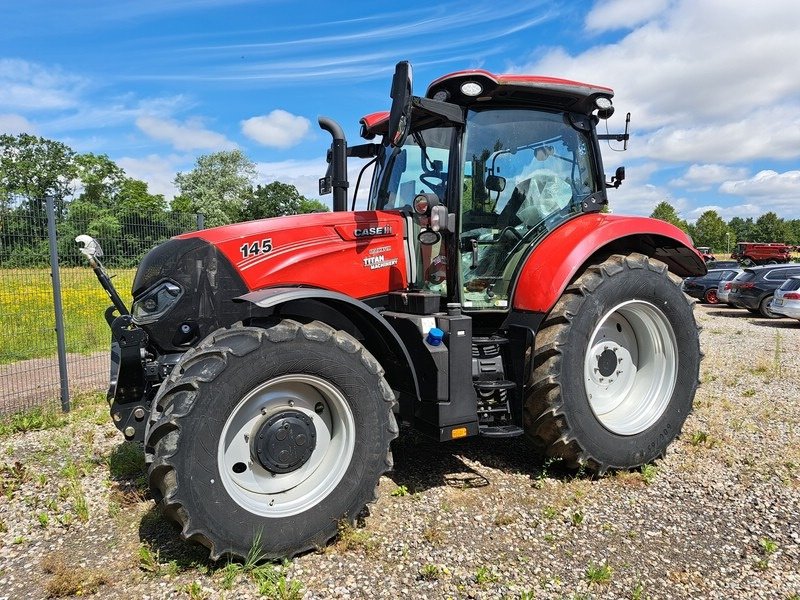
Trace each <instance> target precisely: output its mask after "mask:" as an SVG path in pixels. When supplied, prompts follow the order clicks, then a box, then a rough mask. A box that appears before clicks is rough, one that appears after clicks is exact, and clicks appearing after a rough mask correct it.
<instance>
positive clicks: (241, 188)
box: [175, 150, 256, 227]
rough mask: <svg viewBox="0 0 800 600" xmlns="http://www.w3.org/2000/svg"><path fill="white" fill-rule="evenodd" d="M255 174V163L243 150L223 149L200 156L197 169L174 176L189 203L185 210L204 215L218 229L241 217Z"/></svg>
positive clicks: (207, 222) (207, 223) (210, 225)
mask: <svg viewBox="0 0 800 600" xmlns="http://www.w3.org/2000/svg"><path fill="white" fill-rule="evenodd" d="M255 175H256V166H255V164H254V163H253V162H252V161H251V160H250V159H249V158H247V156H245V154H244V153H243V152H242V151H241V150H223V151H221V152H214V153H213V154H206V155H204V156H201V157H199V158H198V159H197V162H196V163H195V166H194V169H192V170H191V171H189V172H188V173H178V174H177V175H176V176H175V185H176V186H177V187H178V190H179V191H180V193H181V195H182V196H186V198H188V200H189V203H188V206H185V207H183V208H189V209H190V211H191V212H200V213H203V214H204V215H205V219H206V225H208V226H209V227H215V226H217V225H226V224H228V223H234V222H236V221H238V220H239V219H240V218H241V216H242V209H243V208H244V207H245V205H246V204H247V202H248V200H249V199H250V196H251V193H252V192H251V190H252V182H253V179H254V178H255Z"/></svg>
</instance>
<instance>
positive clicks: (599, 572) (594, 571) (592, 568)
mask: <svg viewBox="0 0 800 600" xmlns="http://www.w3.org/2000/svg"><path fill="white" fill-rule="evenodd" d="M612 573H613V570H612V569H611V567H610V566H608V564H606V563H603V564H602V565H596V564H594V563H592V564H590V565H589V566H588V567H586V581H588V582H589V583H608V582H609V581H611V575H612Z"/></svg>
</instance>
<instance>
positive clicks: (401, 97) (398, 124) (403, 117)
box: [388, 60, 412, 147]
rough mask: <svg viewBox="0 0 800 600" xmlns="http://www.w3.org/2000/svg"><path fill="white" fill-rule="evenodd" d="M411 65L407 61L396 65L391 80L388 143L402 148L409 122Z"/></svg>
mask: <svg viewBox="0 0 800 600" xmlns="http://www.w3.org/2000/svg"><path fill="white" fill-rule="evenodd" d="M411 86H412V84H411V65H410V64H409V63H408V61H405V60H404V61H401V62H399V63H397V66H396V67H395V71H394V77H393V78H392V91H391V97H392V109H391V111H389V132H388V140H389V143H390V144H391V145H392V146H394V147H397V146H402V145H403V142H405V140H406V136H407V135H408V126H409V124H410V122H411V91H412V87H411Z"/></svg>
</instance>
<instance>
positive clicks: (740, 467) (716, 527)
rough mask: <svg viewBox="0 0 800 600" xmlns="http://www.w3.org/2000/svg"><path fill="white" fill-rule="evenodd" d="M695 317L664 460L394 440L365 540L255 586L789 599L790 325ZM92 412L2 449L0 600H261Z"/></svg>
mask: <svg viewBox="0 0 800 600" xmlns="http://www.w3.org/2000/svg"><path fill="white" fill-rule="evenodd" d="M696 314H697V317H698V320H699V322H700V324H701V325H702V326H703V331H702V334H701V335H702V344H703V348H704V351H705V359H704V361H703V366H702V372H701V382H702V385H701V387H700V389H699V392H698V395H697V398H696V403H695V411H694V413H693V414H692V415H691V416H690V417H689V420H688V421H687V423H686V426H685V428H684V431H683V434H682V435H681V437H680V438H679V440H678V441H677V442H676V443H675V444H673V445H672V446H671V448H670V450H669V451H668V453H667V456H666V457H665V458H664V459H663V460H660V461H658V462H656V463H655V464H654V465H653V466H649V467H646V468H644V469H643V470H642V471H641V472H634V473H627V472H626V473H617V474H613V475H610V476H607V477H603V478H600V479H597V478H591V477H588V476H585V475H582V474H576V473H574V472H569V471H564V470H561V469H560V468H559V466H558V465H557V464H542V463H541V462H535V461H532V460H530V459H529V457H528V453H527V449H526V446H525V444H524V443H523V442H522V441H521V440H511V441H504V442H501V443H497V442H491V443H490V442H489V441H486V440H475V441H465V442H463V443H453V444H449V445H444V444H436V443H432V442H428V441H426V440H424V439H421V438H419V437H418V436H415V435H413V434H410V433H406V435H404V436H402V437H401V438H400V439H399V440H398V442H397V443H396V446H395V447H394V457H395V470H394V471H393V472H392V473H390V474H388V476H386V477H384V478H383V479H382V480H381V485H380V488H379V498H378V501H377V502H376V503H375V504H374V505H372V506H371V507H370V514H369V516H367V517H366V519H365V521H364V525H363V527H360V528H356V529H348V530H345V531H343V532H342V534H341V536H340V539H339V541H338V542H336V543H334V544H333V545H331V546H329V547H328V548H325V549H321V550H320V551H319V552H316V553H309V554H307V555H304V556H301V557H299V558H296V559H295V560H294V561H292V562H291V563H288V564H286V565H283V566H277V567H276V570H277V571H276V572H278V573H279V574H280V575H281V576H282V577H283V578H284V582H285V583H286V582H292V581H295V582H297V584H296V585H300V586H302V591H300V592H299V593H297V594H295V595H294V596H292V595H291V592H292V589H291V586H290V585H288V583H287V586H285V587H284V588H282V589H283V592H280V591H279V590H280V589H281V588H280V586H276V587H272V588H269V589H267V588H265V587H262V588H261V592H264V593H269V594H271V595H272V596H273V597H284V598H292V597H298V598H299V597H305V598H405V597H407V598H693V599H696V598H719V599H730V598H747V599H749V598H778V599H789V598H800V403H798V399H799V397H800V352H799V351H798V350H800V324H798V322H797V321H791V320H789V319H781V320H775V321H770V320H765V319H760V318H754V317H753V316H751V315H750V314H749V313H747V312H745V311H741V310H733V309H727V308H719V307H707V306H698V307H697V309H696ZM96 412H97V414H96V415H91V416H90V417H88V418H84V419H83V420H82V421H79V422H77V423H73V424H71V425H68V426H66V427H64V428H62V429H60V430H50V431H44V432H34V433H29V434H17V435H14V436H12V437H8V438H5V439H2V440H0V452H1V453H2V458H0V463H3V464H5V467H4V470H3V479H2V481H3V486H4V490H3V495H2V496H0V531H2V533H0V544H1V545H0V598H2V597H8V598H42V597H45V596H46V595H47V594H48V592H49V593H51V594H52V593H54V590H55V589H56V587H55V586H54V581H55V580H56V579H57V577H58V574H59V573H60V572H61V571H59V567H58V566H56V567H53V565H52V563H53V557H54V556H56V557H60V558H59V560H60V561H62V563H63V565H62V566H64V568H65V570H66V571H71V572H73V573H74V572H81V573H84V574H85V575H86V578H89V574H91V573H94V574H95V575H96V576H97V579H96V580H95V581H94V586H89V585H88V584H87V585H86V586H85V587H84V588H83V593H91V591H92V589H95V588H96V589H97V590H98V591H97V594H98V597H101V598H173V597H185V598H189V597H193V598H203V597H205V598H255V597H258V596H259V585H257V583H254V582H253V578H252V577H248V575H247V573H243V574H240V575H239V576H238V577H237V578H235V579H233V580H232V581H231V580H230V579H226V578H225V568H224V567H225V564H224V563H221V564H213V563H209V562H208V561H207V560H206V558H205V556H206V553H205V552H204V550H203V549H201V548H196V547H194V546H193V545H191V544H188V543H185V542H182V541H181V540H180V538H179V537H178V535H177V534H176V533H175V532H174V530H172V529H171V528H170V526H169V524H168V523H167V522H165V521H164V520H163V518H162V517H161V516H160V515H159V514H158V513H157V511H155V510H154V509H153V508H152V506H153V505H152V502H151V501H150V500H149V499H147V498H146V492H144V488H143V487H142V483H141V480H137V477H136V475H135V472H134V471H133V470H130V469H128V470H127V471H126V469H124V468H122V467H123V466H124V464H125V462H124V459H125V458H126V455H127V454H129V453H128V452H127V450H126V445H120V437H119V436H118V435H117V434H116V431H115V430H114V429H113V427H112V426H111V425H110V424H109V423H107V422H106V421H105V419H104V417H103V415H102V412H103V411H102V409H98V410H97V411H96ZM15 461H19V467H18V468H17V467H14V466H13V465H14V463H15ZM65 465H67V467H68V466H69V465H76V467H75V468H73V469H67V468H66V467H65ZM109 465H111V466H110V467H109ZM15 469H16V470H15ZM20 470H22V471H24V472H25V474H24V475H19V472H20ZM15 473H16V475H15ZM15 482H17V483H15ZM70 486H71V487H70ZM76 486H77V487H76ZM76 489H77V490H78V491H77V492H76ZM65 490H66V491H65ZM80 490H82V491H83V494H84V496H85V505H86V511H83V509H82V506H83V505H81V503H80V500H79V497H80V494H79V492H80ZM41 514H45V515H47V516H46V517H41V516H40V515H41ZM70 514H73V517H71V518H70V517H68V516H67V515H70ZM83 517H85V519H84V518H83ZM148 553H149V555H148ZM148 556H149V558H148ZM43 559H45V560H44V561H43ZM56 562H57V561H56ZM80 568H83V569H84V571H80ZM62 574H63V573H62ZM276 590H278V591H276Z"/></svg>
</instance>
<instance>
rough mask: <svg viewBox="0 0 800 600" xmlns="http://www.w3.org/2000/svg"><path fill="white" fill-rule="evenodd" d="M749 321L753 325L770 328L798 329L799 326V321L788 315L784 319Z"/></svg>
mask: <svg viewBox="0 0 800 600" xmlns="http://www.w3.org/2000/svg"><path fill="white" fill-rule="evenodd" d="M750 322H751V323H752V324H753V325H758V326H759V327H769V328H771V329H798V327H800V321H798V320H796V319H789V318H788V317H787V318H786V319H752V320H751V321H750Z"/></svg>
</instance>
